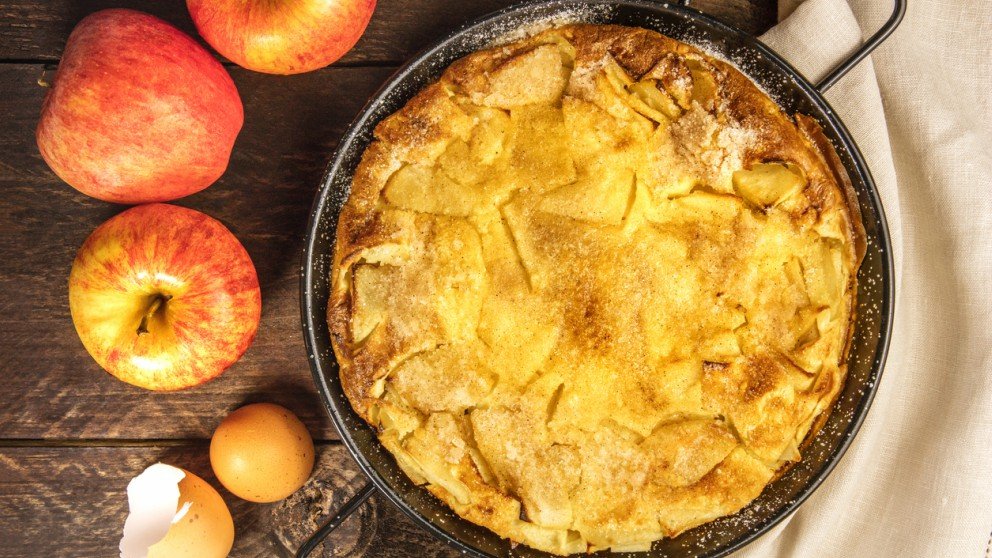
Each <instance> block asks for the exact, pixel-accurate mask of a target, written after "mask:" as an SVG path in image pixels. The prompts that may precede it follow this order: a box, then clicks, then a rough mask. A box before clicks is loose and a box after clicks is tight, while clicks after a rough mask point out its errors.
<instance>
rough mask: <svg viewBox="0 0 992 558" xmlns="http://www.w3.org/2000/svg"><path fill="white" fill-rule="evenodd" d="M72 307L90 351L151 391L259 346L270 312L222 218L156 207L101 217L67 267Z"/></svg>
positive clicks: (195, 377) (213, 373)
mask: <svg viewBox="0 0 992 558" xmlns="http://www.w3.org/2000/svg"><path fill="white" fill-rule="evenodd" d="M69 309H70V311H71V312H72V321H73V324H74V325H75V326H76V332H77V333H78V334H79V338H80V339H81V340H82V342H83V345H84V346H85V347H86V350H87V351H88V352H89V353H90V355H91V356H92V357H93V358H94V359H95V360H96V361H97V363H98V364H99V365H100V366H101V367H103V368H104V369H105V370H106V371H107V372H109V373H111V374H113V375H114V376H116V377H117V378H118V379H120V380H122V381H125V382H127V383H129V384H133V385H136V386H139V387H143V388H146V389H151V390H177V389H184V388H188V387H192V386H195V385H198V384H201V383H203V382H206V381H207V380H210V379H212V378H215V377H217V376H218V375H220V374H221V372H223V371H224V370H225V369H226V368H227V367H228V366H230V365H231V364H233V363H234V362H235V361H237V360H238V359H239V358H241V355H242V354H243V353H244V352H245V350H247V349H248V346H249V345H251V342H252V340H253V339H254V338H255V332H256V330H257V329H258V323H259V320H260V319H261V315H262V298H261V292H260V290H259V286H258V276H257V275H256V273H255V266H254V265H253V264H252V261H251V258H250V257H249V256H248V252H247V251H246V250H245V249H244V247H243V246H242V245H241V243H240V242H238V239H237V238H235V237H234V235H233V234H231V232H230V231H229V230H228V229H227V228H226V227H225V226H224V225H222V224H221V223H220V222H219V221H217V220H215V219H213V218H211V217H208V216H207V215H204V214H203V213H200V212H198V211H194V210H192V209H186V208H183V207H179V206H175V205H168V204H150V205H140V206H137V207H133V208H131V209H128V210H127V211H124V212H123V213H120V214H119V215H117V216H115V217H112V218H111V219H110V220H108V221H107V222H105V223H103V224H102V225H100V226H99V227H97V229H96V230H95V231H93V233H92V234H91V235H90V236H89V238H87V239H86V242H84V243H83V246H82V247H81V248H80V249H79V252H78V253H77V255H76V260H75V261H74V262H73V264H72V271H71V272H70V274H69Z"/></svg>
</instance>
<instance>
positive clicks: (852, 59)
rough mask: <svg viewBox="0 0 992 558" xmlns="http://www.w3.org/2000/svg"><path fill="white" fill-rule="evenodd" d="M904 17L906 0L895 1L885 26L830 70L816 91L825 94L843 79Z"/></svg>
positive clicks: (887, 36) (818, 84) (817, 85)
mask: <svg viewBox="0 0 992 558" xmlns="http://www.w3.org/2000/svg"><path fill="white" fill-rule="evenodd" d="M904 15H906V0H895V2H894V6H893V9H892V15H891V16H889V20H888V21H886V22H885V25H883V26H882V28H881V29H879V30H878V31H876V32H875V34H874V35H872V36H871V37H869V38H868V40H867V41H865V44H863V45H861V48H859V49H858V50H856V51H854V53H852V54H851V55H850V56H848V57H847V59H846V60H844V61H843V62H841V63H840V64H837V67H835V68H834V69H833V70H830V73H829V74H827V76H826V77H825V78H823V79H821V80H820V82H819V83H817V84H816V89H817V90H818V91H819V92H820V93H826V91H827V89H830V87H831V86H832V85H834V84H835V83H837V81H838V80H839V79H840V78H842V77H844V76H845V75H846V74H847V72H849V71H851V69H852V68H854V67H855V66H857V65H858V62H861V61H862V60H864V59H865V57H867V56H868V55H869V54H871V51H873V50H875V48H877V47H878V45H880V44H882V42H884V41H885V39H888V38H889V35H891V34H892V32H893V31H895V30H896V27H899V24H900V23H902V18H903V16H904Z"/></svg>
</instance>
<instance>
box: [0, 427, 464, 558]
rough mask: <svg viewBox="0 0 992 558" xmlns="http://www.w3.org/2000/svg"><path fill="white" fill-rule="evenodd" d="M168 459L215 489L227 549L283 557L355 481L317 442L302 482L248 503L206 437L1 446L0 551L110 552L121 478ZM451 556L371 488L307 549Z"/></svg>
mask: <svg viewBox="0 0 992 558" xmlns="http://www.w3.org/2000/svg"><path fill="white" fill-rule="evenodd" d="M156 462H162V463H168V464H170V465H175V466H177V467H182V468H184V469H187V470H189V471H191V472H193V473H194V474H196V475H198V476H200V477H202V478H203V479H205V480H206V481H207V482H209V483H210V484H211V485H212V486H213V487H214V488H216V489H218V491H219V492H220V493H221V496H223V498H224V500H225V501H226V502H227V504H228V507H229V508H230V510H231V514H232V516H233V517H234V527H235V540H234V549H233V550H232V552H231V556H237V557H244V558H262V557H289V556H292V551H295V550H296V548H297V547H298V546H299V545H300V543H302V542H303V540H304V539H305V538H306V536H307V535H309V534H310V533H312V532H313V531H314V530H316V528H317V526H318V525H319V524H320V523H321V522H322V521H323V520H324V519H325V518H326V517H327V515H328V512H329V511H331V510H334V509H336V508H338V507H339V506H341V505H342V504H343V503H344V502H345V500H347V499H348V498H349V497H350V496H351V495H352V494H354V493H355V492H357V490H358V489H359V487H361V486H362V484H363V483H364V480H365V479H364V478H363V477H362V475H361V473H360V472H359V471H358V468H357V467H356V466H355V465H354V464H353V463H352V461H351V459H350V458H349V457H348V455H347V452H346V451H345V449H344V448H343V447H342V446H340V445H337V444H334V445H322V446H320V447H318V452H317V465H316V467H315V469H314V474H313V475H312V476H311V478H310V481H308V482H307V484H306V485H305V486H304V487H303V488H302V489H300V490H299V491H298V492H297V493H296V494H293V495H292V496H290V497H289V498H287V499H286V500H284V501H282V502H279V503H276V504H253V503H251V502H246V501H244V500H241V499H239V498H237V497H235V496H233V495H231V493H229V492H227V491H226V490H224V489H223V487H222V486H221V485H220V483H219V482H217V480H216V478H215V477H214V476H213V473H212V472H211V470H210V463H209V459H208V457H207V446H206V444H197V445H183V446H179V447H156V446H148V447H102V448H30V447H25V448H0V509H2V510H4V512H3V515H2V517H0V541H3V544H0V558H23V557H25V556H46V557H51V558H58V557H66V558H70V557H72V558H79V557H84V556H104V557H106V556H116V555H117V545H118V543H119V542H120V536H121V529H122V528H123V526H124V519H125V517H126V516H127V483H128V482H129V481H130V480H131V478H133V477H134V476H135V475H137V474H138V473H140V472H141V471H142V470H144V468H145V467H147V466H149V465H151V464H153V463H156ZM318 555H320V556H336V557H342V556H350V557H356V556H369V557H373V556H374V557H376V558H400V557H405V556H437V557H445V558H448V557H451V558H454V557H455V556H459V555H460V554H459V553H458V552H456V551H453V550H451V549H448V548H447V547H446V546H445V545H444V544H443V543H441V542H439V541H437V540H436V539H434V538H433V537H431V536H430V535H429V534H427V533H426V532H425V531H423V530H422V529H420V528H418V527H417V526H416V525H414V524H413V522H412V521H411V520H410V519H409V518H407V517H406V516H405V515H404V514H403V513H402V512H400V511H399V510H397V509H396V508H395V507H394V506H393V505H392V504H390V503H389V502H388V501H387V500H386V499H385V498H382V497H379V496H373V497H372V499H371V500H370V501H368V502H366V503H365V504H364V505H363V506H362V508H361V509H360V510H359V511H358V512H356V513H355V515H353V516H352V517H350V518H349V519H348V520H347V521H346V522H345V523H344V524H343V525H342V526H341V528H340V529H339V530H338V531H336V532H335V533H334V534H333V535H332V536H331V538H329V539H328V542H327V543H325V545H324V548H323V552H322V554H317V553H315V554H314V556H318Z"/></svg>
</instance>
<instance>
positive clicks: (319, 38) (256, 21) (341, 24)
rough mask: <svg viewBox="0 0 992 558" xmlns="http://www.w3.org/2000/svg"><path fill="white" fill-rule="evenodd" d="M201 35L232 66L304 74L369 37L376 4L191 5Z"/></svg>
mask: <svg viewBox="0 0 992 558" xmlns="http://www.w3.org/2000/svg"><path fill="white" fill-rule="evenodd" d="M186 6H187V7H188V8H189V13H190V15H191V16H192V17H193V22H194V23H195V24H196V28H197V29H198V30H199V31H200V35H202V36H203V38H204V39H206V41H207V43H209V44H210V46H212V47H214V48H215V49H216V50H217V52H219V53H221V54H222V55H224V56H225V57H227V58H229V59H230V60H231V61H232V62H234V63H236V64H238V65H239V66H242V67H244V68H248V69H249V70H255V71H256V72H265V73H268V74H299V73H303V72H309V71H311V70H316V69H318V68H323V67H324V66H327V65H328V64H331V63H333V62H334V61H336V60H337V59H339V58H341V57H342V56H344V54H345V53H346V52H348V51H349V50H351V47H353V46H355V43H357V42H358V39H359V38H360V37H361V36H362V33H364V32H365V28H366V27H367V26H368V23H369V19H371V17H372V12H373V10H375V0H277V1H273V0H186Z"/></svg>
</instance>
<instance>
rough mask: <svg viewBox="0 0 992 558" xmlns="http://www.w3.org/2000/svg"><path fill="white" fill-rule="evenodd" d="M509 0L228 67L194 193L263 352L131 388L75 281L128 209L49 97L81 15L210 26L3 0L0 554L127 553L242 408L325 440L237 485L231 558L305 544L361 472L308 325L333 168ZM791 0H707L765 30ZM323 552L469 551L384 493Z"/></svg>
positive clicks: (105, 1) (207, 474)
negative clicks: (166, 483)
mask: <svg viewBox="0 0 992 558" xmlns="http://www.w3.org/2000/svg"><path fill="white" fill-rule="evenodd" d="M510 3H512V2H510V1H507V0H471V1H468V0H421V1H415V0H380V1H379V6H378V8H377V10H376V12H375V15H374V17H373V18H372V23H371V24H370V26H369V28H368V31H367V32H366V34H365V36H364V37H363V38H362V40H361V41H360V42H359V43H358V45H357V46H356V47H355V49H354V50H352V51H351V52H350V53H349V54H348V55H347V56H345V58H344V59H343V60H341V61H340V62H339V63H337V64H335V65H334V66H332V67H329V68H325V69H323V70H320V71H316V72H312V73H309V74H303V75H299V76H292V77H277V76H270V75H263V74H258V73H254V72H250V71H247V70H244V69H241V68H238V67H236V66H234V65H233V64H229V63H228V68H229V70H230V72H231V75H232V76H233V77H234V81H235V82H236V83H237V86H238V89H239V90H240V92H241V97H242V99H243V101H244V104H245V126H244V129H243V130H242V132H241V135H240V136H239V138H238V141H237V144H236V145H235V148H234V154H233V156H232V158H231V162H230V167H229V168H228V171H227V173H226V174H225V175H224V176H223V177H222V178H221V179H220V181H218V182H217V183H216V184H214V185H213V186H212V187H210V188H208V189H207V190H206V191H204V192H201V193H199V194H196V195H194V196H190V197H188V198H185V199H183V200H181V201H180V202H179V203H181V204H182V205H184V206H188V207H193V208H196V209H198V210H201V211H204V212H206V213H207V214H209V215H212V216H214V217H216V218H218V219H220V220H221V221H223V222H224V223H225V224H227V225H228V227H230V228H231V230H232V231H233V232H234V233H235V234H236V235H237V236H238V238H240V239H241V241H242V242H243V243H244V245H245V247H246V248H247V249H248V252H249V253H250V254H251V256H252V258H253V260H254V262H255V266H256V267H257V269H258V275H259V280H260V282H261V285H262V296H263V313H262V324H261V327H260V329H259V333H258V337H257V339H256V340H255V343H254V345H253V346H252V347H251V349H249V351H248V353H247V354H246V355H245V356H244V358H243V359H242V360H241V361H240V362H238V363H237V364H236V365H234V366H233V367H231V368H230V369H229V370H228V371H227V372H226V373H225V374H224V375H223V376H221V377H220V378H219V379H217V380H214V381H213V382H210V383H208V384H206V385H203V386H200V387H197V388H195V389H192V390H189V391H185V392H181V393H152V392H148V391H145V390H142V389H138V388H134V387H132V386H129V385H127V384H124V383H122V382H119V381H117V380H115V379H114V378H112V377H111V376H109V375H108V374H106V373H105V372H103V371H102V370H101V369H100V368H99V367H98V366H97V365H96V363H94V362H93V360H92V359H91V358H90V357H89V356H88V355H87V354H86V351H85V350H84V349H83V346H82V344H81V343H80V342H79V339H78V338H77V336H76V333H75V330H74V329H73V326H72V321H71V319H70V317H69V304H68V300H67V286H66V282H67V277H68V274H69V268H70V266H71V264H72V260H73V257H74V256H75V253H76V250H77V249H78V248H79V246H80V245H81V244H82V242H83V240H84V239H85V238H86V236H87V235H89V234H90V232H92V231H93V229H94V228H95V227H96V226H97V225H99V224H100V223H102V222H103V221H104V220H106V219H107V218H109V217H110V216H112V215H114V214H116V213H118V212H119V211H121V209H122V207H121V206H114V205H110V204H107V203H102V202H99V201H97V200H94V199H90V198H88V197H86V196H84V195H82V194H80V193H78V192H76V191H75V190H73V189H72V188H70V187H69V186H67V185H65V184H63V183H62V182H61V181H60V180H59V179H58V178H56V176H55V175H54V174H53V173H52V172H51V171H50V170H49V169H48V167H47V166H46V165H45V163H44V161H42V159H41V156H40V155H39V153H38V149H37V147H36V145H35V140H34V128H35V125H36V123H37V118H38V114H39V110H40V106H41V101H42V98H43V96H44V94H45V89H44V88H43V87H41V86H39V85H38V81H39V79H40V78H42V77H43V76H44V75H45V74H46V73H47V74H51V73H52V71H53V70H54V69H55V67H56V66H57V64H58V61H59V56H60V54H61V52H62V48H63V47H64V45H65V41H66V38H67V37H68V35H69V32H70V31H71V29H72V27H73V25H75V24H76V22H78V21H79V20H80V19H82V18H83V17H84V16H86V15H87V14H89V13H92V12H94V11H96V10H98V9H102V8H107V7H121V6H129V7H134V8H137V9H141V10H146V11H151V12H153V13H154V14H155V15H158V16H160V17H162V18H164V19H165V20H167V21H169V22H171V23H173V24H175V25H178V26H179V27H180V28H182V29H183V30H185V31H187V32H189V33H191V34H193V35H195V34H196V33H195V30H194V28H193V24H192V22H191V21H190V19H189V16H188V14H187V12H186V9H185V2H183V1H181V0H158V1H155V2H138V1H136V0H131V1H128V0H0V374H2V376H0V378H2V384H0V386H2V387H0V557H8V556H9V557H15V556H16V557H21V556H47V557H52V556H74V557H80V556H116V555H117V544H118V540H119V537H120V532H121V527H122V525H123V523H124V517H125V516H126V513H127V499H126V494H125V488H126V486H127V483H128V481H129V480H130V478H131V477H133V476H134V475H136V474H137V473H138V472H140V471H141V470H142V469H144V468H145V467H146V466H148V465H150V464H152V463H154V462H156V461H162V462H166V463H170V464H174V465H177V466H180V467H184V468H187V469H189V470H191V471H193V472H195V473H196V474H198V475H201V476H202V477H204V478H205V479H207V480H208V481H210V482H211V483H213V484H214V486H219V484H218V483H217V482H216V479H215V478H214V477H213V474H212V473H211V470H210V465H209V462H208V457H207V447H208V446H207V444H208V440H209V437H210V434H211V433H212V431H213V429H214V427H216V425H217V423H218V422H219V421H220V419H221V418H223V417H224V416H225V415H226V414H227V413H228V412H229V411H231V410H233V409H235V408H237V407H239V406H241V405H243V404H245V403H247V402H253V401H271V402H276V403H279V404H282V405H285V406H286V407H289V408H290V409H292V410H293V411H295V412H296V413H297V414H298V415H299V416H300V417H301V418H302V419H303V421H304V422H305V423H306V425H307V427H308V428H309V430H310V432H311V433H312V434H313V436H314V438H315V440H317V445H318V464H317V467H316V470H315V471H314V474H313V477H312V479H311V480H310V482H309V483H308V484H307V486H306V487H304V488H303V489H302V490H301V491H300V492H298V493H297V494H295V495H293V496H291V497H290V498H289V499H287V500H285V501H284V502H281V503H278V504H273V505H255V504H250V503H248V502H244V501H242V500H239V499H238V498H235V497H234V496H232V495H231V494H229V493H227V492H226V491H223V490H222V494H223V496H224V498H225V499H226V500H227V502H228V504H229V505H230V506H231V511H232V513H233V515H234V521H235V525H236V529H237V538H236V540H235V545H234V551H233V553H232V556H273V555H275V556H289V555H291V554H292V553H291V552H290V549H295V548H296V547H297V546H298V545H299V543H300V542H301V540H302V539H303V538H304V537H305V535H306V534H307V533H309V532H311V531H312V530H313V529H314V527H315V526H316V525H317V524H318V522H319V521H320V520H321V519H322V518H323V516H324V515H325V514H326V513H327V510H328V509H330V508H332V507H336V506H338V505H340V504H341V502H342V501H343V500H345V499H346V498H347V497H348V496H349V495H350V494H351V493H353V492H354V491H355V490H356V489H357V488H358V487H359V486H360V485H361V484H362V483H363V481H364V479H363V478H362V475H361V473H360V472H359V471H358V469H357V467H356V466H355V465H354V463H353V462H352V461H351V459H350V458H349V457H348V455H347V452H346V451H345V449H344V448H343V446H341V444H340V443H339V442H338V441H337V433H336V432H335V431H334V428H333V427H332V426H331V424H330V422H329V420H328V418H327V417H326V416H325V414H324V411H323V408H322V407H321V404H320V402H319V400H318V397H317V394H316V392H315V390H314V387H313V385H312V384H311V380H310V370H309V368H308V366H307V359H306V354H305V352H304V347H303V340H302V336H301V330H300V320H299V316H300V311H299V303H298V285H299V261H300V253H301V248H302V244H303V234H304V227H305V225H306V221H307V215H308V211H309V208H310V204H311V202H312V200H313V196H314V193H315V191H316V188H317V184H318V182H319V181H320V177H321V173H322V171H323V168H324V165H325V164H326V163H327V161H328V159H329V157H330V155H331V152H332V151H333V150H334V147H335V145H336V143H337V141H338V138H339V137H340V136H341V134H342V133H343V132H344V129H345V127H346V126H347V125H348V123H349V122H351V120H352V119H353V118H354V116H355V115H356V113H357V112H358V110H359V109H360V108H361V107H362V105H363V104H364V103H365V101H366V99H367V98H368V97H369V96H370V95H371V94H372V92H373V91H375V89H376V88H378V87H379V85H380V84H382V82H383V81H384V80H385V79H386V78H387V77H388V76H389V75H390V74H391V73H392V72H393V71H394V69H395V67H396V66H397V65H398V64H400V63H401V62H402V61H403V60H404V59H406V58H408V57H410V56H411V55H412V54H413V53H415V52H416V51H418V50H420V49H421V48H423V47H425V46H427V45H428V44H430V43H431V42H432V41H434V40H435V39H437V38H438V37H440V36H442V35H443V34H445V33H446V32H447V31H449V30H451V29H454V28H455V27H457V26H458V25H459V24H461V23H463V22H465V21H467V20H469V19H471V18H474V17H477V16H480V15H482V14H484V13H487V12H490V11H492V10H495V9H498V8H501V7H503V6H505V5H508V4H510ZM774 4H775V1H774V0H706V1H704V0H698V1H697V2H695V3H694V5H695V6H696V7H697V8H698V9H700V10H703V11H705V12H707V13H710V14H711V15H714V16H716V17H718V18H720V19H722V20H724V21H726V22H729V23H731V24H733V25H736V26H738V27H740V28H742V29H745V30H747V31H749V32H752V33H757V32H761V31H764V30H765V29H766V28H767V27H768V26H770V25H771V24H772V23H773V21H774V17H775V10H774ZM324 555H325V556H375V557H392V556H458V555H459V554H458V553H456V552H454V551H453V550H450V549H448V548H447V547H446V546H444V545H443V544H441V543H439V542H437V541H436V540H434V539H433V538H431V537H430V536H429V535H427V534H426V533H425V532H424V531H422V530H421V529H419V528H418V527H416V526H415V525H414V524H413V523H412V522H411V521H410V520H408V519H407V518H406V517H405V516H404V515H402V514H401V513H400V512H399V511H397V510H396V509H395V508H393V507H392V506H391V505H390V504H389V503H388V502H386V501H385V500H384V499H381V498H373V500H372V501H371V502H370V503H368V504H366V506H365V507H364V508H363V509H362V510H361V512H360V513H359V515H358V517H356V518H354V519H352V520H349V521H348V522H347V523H346V525H345V527H343V528H342V529H341V530H340V531H339V532H337V533H335V535H334V536H333V537H332V539H331V540H330V541H329V542H328V544H326V545H325V549H324Z"/></svg>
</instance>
